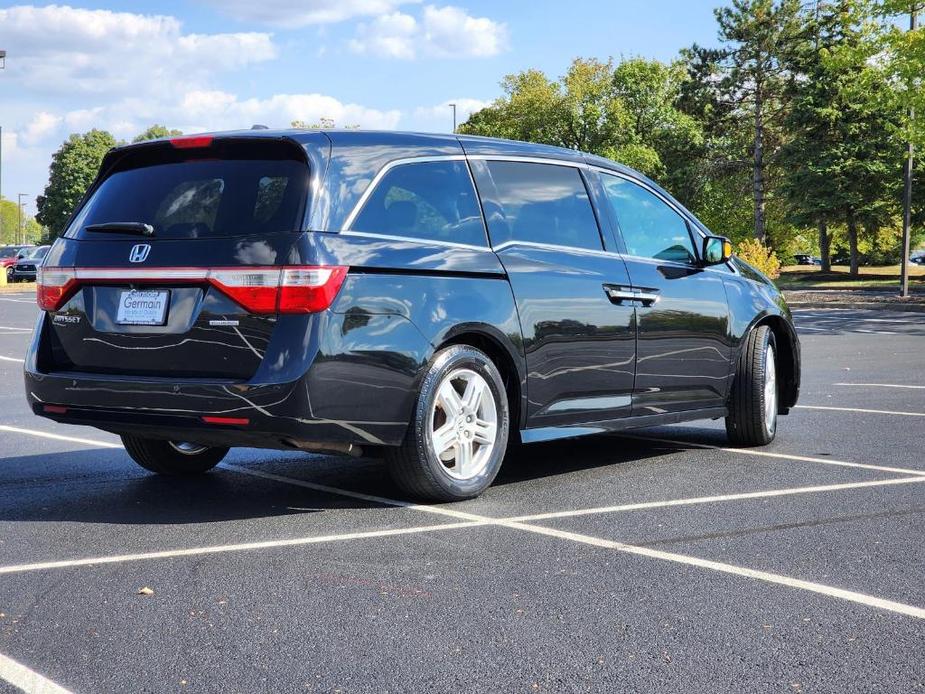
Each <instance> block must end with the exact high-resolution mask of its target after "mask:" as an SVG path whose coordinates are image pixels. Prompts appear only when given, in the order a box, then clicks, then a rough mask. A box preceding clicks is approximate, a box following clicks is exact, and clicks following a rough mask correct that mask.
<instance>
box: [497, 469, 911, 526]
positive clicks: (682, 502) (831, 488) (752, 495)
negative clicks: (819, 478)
mask: <svg viewBox="0 0 925 694" xmlns="http://www.w3.org/2000/svg"><path fill="white" fill-rule="evenodd" d="M915 482H925V472H923V473H922V475H920V476H915V477H899V478H897V479H891V480H870V481H868V482H845V483H843V484H821V485H816V486H814V487H790V488H788V489H769V490H767V491H763V492H742V493H740V494H724V495H721V496H697V497H692V498H688V499H671V500H669V501H644V502H640V503H636V504H622V505H620V506H598V507H596V508H584V509H577V510H575V511H550V512H548V513H534V514H532V515H529V516H516V517H513V518H509V519H508V520H512V521H541V520H549V519H552V518H574V517H575V516H590V515H596V514H601V513H618V512H621V511H640V510H646V509H653V508H669V507H673V506H692V505H696V504H715V503H720V502H726V501H741V500H743V499H768V498H772V497H776V496H791V495H794V494H814V493H817V492H835V491H842V490H845V489H863V488H865V487H886V486H890V485H894V484H910V483H915Z"/></svg>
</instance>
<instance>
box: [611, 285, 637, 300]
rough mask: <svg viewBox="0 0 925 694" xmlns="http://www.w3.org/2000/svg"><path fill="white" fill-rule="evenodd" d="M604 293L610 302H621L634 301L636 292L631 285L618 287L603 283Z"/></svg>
mask: <svg viewBox="0 0 925 694" xmlns="http://www.w3.org/2000/svg"><path fill="white" fill-rule="evenodd" d="M604 293H605V294H607V298H608V299H610V301H611V302H612V303H615V304H622V303H623V302H624V301H635V300H636V293H635V292H634V291H633V289H632V288H631V287H620V286H618V285H614V284H605V285H604Z"/></svg>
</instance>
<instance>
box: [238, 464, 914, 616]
mask: <svg viewBox="0 0 925 694" xmlns="http://www.w3.org/2000/svg"><path fill="white" fill-rule="evenodd" d="M225 467H227V468H228V469H231V470H235V471H236V472H241V473H243V474H247V475H253V476H255V477H262V478H265V479H275V480H277V481H279V482H284V483H287V484H293V485H296V486H299V487H307V488H309V489H317V490H324V491H330V492H331V493H333V494H340V495H343V496H348V497H351V498H359V499H366V500H376V501H378V502H379V503H386V504H388V505H390V506H400V507H403V508H413V509H415V510H418V511H423V512H426V513H434V514H438V515H445V516H452V517H454V518H461V519H466V520H472V521H483V522H487V523H489V524H491V525H498V526H501V527H504V528H511V529H515V530H523V531H525V532H529V533H534V534H537V535H546V536H548V537H556V538H559V539H562V540H571V541H572V542H578V543H581V544H585V545H591V546H594V547H602V548H604V549H613V550H616V551H618V552H624V553H627V554H635V555H638V556H643V557H649V558H651V559H661V560H664V561H670V562H674V563H676V564H686V565H688V566H696V567H699V568H703V569H710V570H712V571H719V572H722V573H727V574H732V575H735V576H744V577H747V578H753V579H756V580H759V581H765V582H767V583H776V584H778V585H782V586H787V587H789V588H797V589H800V590H806V591H810V592H813V593H819V594H821V595H826V596H828V597H833V598H839V599H841V600H847V601H849V602H854V603H857V604H861V605H866V606H868V607H876V608H879V609H882V610H889V611H890V612H896V613H898V614H902V615H906V616H909V617H917V618H918V619H925V609H923V608H921V607H915V606H914V605H907V604H905V603H901V602H895V601H893V600H884V599H883V598H878V597H876V596H873V595H866V594H864V593H857V592H855V591H852V590H844V589H842V588H835V587H833V586H827V585H824V584H822V583H814V582H812V581H804V580H801V579H798V578H792V577H791V576H784V575H781V574H775V573H770V572H768V571H759V570H756V569H749V568H747V567H744V566H736V565H734V564H727V563H724V562H718V561H711V560H709V559H700V558H698V557H691V556H688V555H685V554H676V553H674V552H664V551H662V550H657V549H652V548H650V547H639V546H637V545H628V544H624V543H622V542H614V541H613V540H605V539H602V538H598V537H592V536H590V535H583V534H581V533H573V532H569V531H565V530H557V529H555V528H547V527H545V526H542V525H533V524H529V523H521V522H517V521H515V520H510V519H507V518H489V517H488V516H481V515H477V514H474V513H465V512H463V511H456V510H455V509H450V508H446V507H443V506H428V505H424V504H409V503H408V502H405V501H398V500H396V499H387V498H385V497H379V496H371V495H368V494H361V493H358V492H352V491H349V490H345V489H337V488H336V487H329V486H327V485H316V484H314V483H312V482H305V481H304V480H298V479H294V478H290V477H284V476H282V475H273V474H271V473H265V472H261V471H259V470H250V469H248V468H242V467H239V466H237V465H234V466H225Z"/></svg>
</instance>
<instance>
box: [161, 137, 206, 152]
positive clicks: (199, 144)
mask: <svg viewBox="0 0 925 694" xmlns="http://www.w3.org/2000/svg"><path fill="white" fill-rule="evenodd" d="M212 140H213V137H212V136H211V135H192V136H189V137H172V138H170V144H171V145H173V146H174V148H175V149H200V148H203V147H211V146H212Z"/></svg>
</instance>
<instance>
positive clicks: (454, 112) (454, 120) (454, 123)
mask: <svg viewBox="0 0 925 694" xmlns="http://www.w3.org/2000/svg"><path fill="white" fill-rule="evenodd" d="M447 105H448V106H449V107H450V108H451V109H453V134H454V135H455V134H456V104H447Z"/></svg>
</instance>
